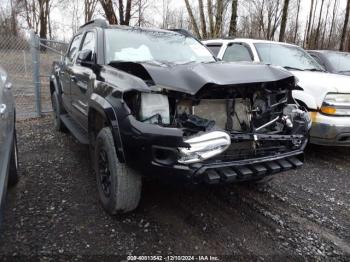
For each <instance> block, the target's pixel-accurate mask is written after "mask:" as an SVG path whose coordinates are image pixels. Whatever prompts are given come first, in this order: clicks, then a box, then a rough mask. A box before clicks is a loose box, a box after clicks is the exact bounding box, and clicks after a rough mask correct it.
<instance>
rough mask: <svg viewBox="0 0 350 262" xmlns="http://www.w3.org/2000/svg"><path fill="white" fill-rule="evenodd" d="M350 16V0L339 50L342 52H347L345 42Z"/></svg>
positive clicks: (349, 0)
mask: <svg viewBox="0 0 350 262" xmlns="http://www.w3.org/2000/svg"><path fill="white" fill-rule="evenodd" d="M349 16H350V0H348V2H347V4H346V11H345V19H344V25H343V30H342V34H341V39H340V48H339V50H340V51H345V41H346V33H347V30H348V23H349Z"/></svg>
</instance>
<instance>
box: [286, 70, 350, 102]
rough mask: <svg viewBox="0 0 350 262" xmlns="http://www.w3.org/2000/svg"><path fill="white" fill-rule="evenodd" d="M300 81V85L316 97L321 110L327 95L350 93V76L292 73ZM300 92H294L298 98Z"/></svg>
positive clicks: (322, 73) (308, 72)
mask: <svg viewBox="0 0 350 262" xmlns="http://www.w3.org/2000/svg"><path fill="white" fill-rule="evenodd" d="M290 72H291V73H293V74H294V75H295V76H296V77H297V79H298V80H299V82H298V85H299V86H300V87H301V88H303V89H304V91H305V92H306V93H307V94H309V95H310V96H312V97H314V99H315V102H316V106H317V107H318V108H319V107H320V106H321V105H322V103H323V100H324V98H325V96H326V95H327V93H350V76H345V75H337V74H331V73H326V72H312V71H290ZM298 93H300V92H299V91H293V96H294V97H295V98H298Z"/></svg>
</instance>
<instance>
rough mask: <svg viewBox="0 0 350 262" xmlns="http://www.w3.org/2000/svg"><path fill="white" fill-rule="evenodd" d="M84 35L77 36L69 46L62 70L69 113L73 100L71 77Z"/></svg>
mask: <svg viewBox="0 0 350 262" xmlns="http://www.w3.org/2000/svg"><path fill="white" fill-rule="evenodd" d="M82 36H83V35H82V34H79V35H76V36H75V37H74V38H73V39H72V41H71V44H70V46H69V49H68V52H67V54H66V57H65V61H64V63H63V66H62V69H61V71H60V82H61V86H62V100H63V105H64V108H65V109H66V110H67V111H68V112H71V111H72V106H71V104H72V99H71V81H72V79H71V76H72V67H73V66H74V63H75V61H76V58H77V55H78V51H79V48H80V44H81V39H82Z"/></svg>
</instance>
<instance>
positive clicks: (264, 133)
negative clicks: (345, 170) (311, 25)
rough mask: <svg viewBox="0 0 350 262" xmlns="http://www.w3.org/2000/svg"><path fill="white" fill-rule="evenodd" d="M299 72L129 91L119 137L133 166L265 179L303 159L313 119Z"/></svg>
mask: <svg viewBox="0 0 350 262" xmlns="http://www.w3.org/2000/svg"><path fill="white" fill-rule="evenodd" d="M294 86H295V82H294V78H293V77H287V78H282V79H280V80H277V81H270V82H256V83H243V84H236V83H235V84H232V85H218V84H212V83H208V84H206V85H204V86H203V87H202V88H200V89H199V90H198V91H197V92H196V93H195V94H191V93H190V92H188V93H185V92H180V91H177V90H174V89H173V88H169V89H168V88H165V87H164V86H160V85H157V84H156V83H151V84H150V91H149V92H144V90H142V91H138V90H127V91H126V92H124V93H123V96H122V101H123V103H122V105H123V107H124V110H125V111H127V112H128V114H127V116H126V117H125V118H124V119H123V120H122V121H120V135H121V138H122V141H123V147H124V151H125V158H126V161H127V163H128V164H130V165H132V166H133V167H135V168H139V169H142V170H144V169H146V168H147V169H151V170H152V171H153V172H156V171H158V172H157V173H161V174H162V175H165V174H186V175H187V177H189V178H193V179H196V180H203V181H206V182H208V183H221V182H235V181H245V180H252V179H259V178H261V177H263V176H266V175H271V174H274V173H278V172H281V171H285V170H288V169H292V168H298V167H300V166H302V165H303V151H304V148H305V146H306V144H307V142H308V131H309V129H310V125H311V120H310V117H309V114H308V112H306V111H305V110H304V109H302V108H300V107H299V106H297V105H296V104H295V102H294V100H293V99H292V97H291V92H292V90H293V88H294Z"/></svg>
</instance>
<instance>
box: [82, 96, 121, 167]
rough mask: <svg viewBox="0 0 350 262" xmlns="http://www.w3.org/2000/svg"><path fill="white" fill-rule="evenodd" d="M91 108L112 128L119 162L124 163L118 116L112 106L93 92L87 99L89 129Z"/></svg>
mask: <svg viewBox="0 0 350 262" xmlns="http://www.w3.org/2000/svg"><path fill="white" fill-rule="evenodd" d="M91 109H93V110H95V111H97V112H98V113H99V114H100V115H102V116H103V117H104V118H105V120H106V121H107V124H108V126H110V127H111V128H112V133H113V138H114V144H115V146H116V153H117V157H118V160H119V162H121V163H125V154H124V149H123V142H122V139H121V135H120V130H119V122H118V117H117V114H116V112H115V109H114V107H113V106H112V105H111V104H110V103H109V102H108V101H107V100H106V99H105V98H103V97H102V96H100V95H98V94H96V93H93V94H92V95H91V97H90V101H89V113H88V114H89V115H88V119H89V129H90V110H91Z"/></svg>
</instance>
